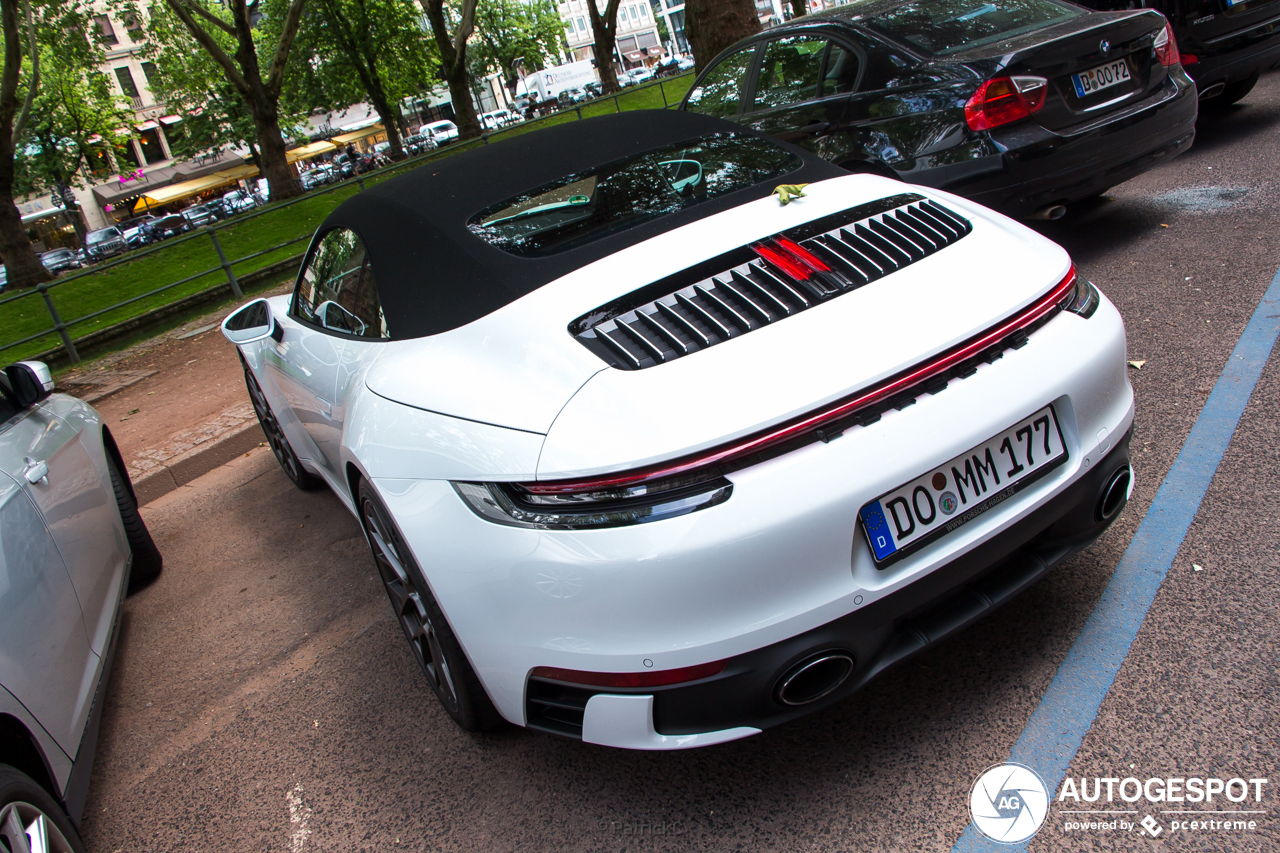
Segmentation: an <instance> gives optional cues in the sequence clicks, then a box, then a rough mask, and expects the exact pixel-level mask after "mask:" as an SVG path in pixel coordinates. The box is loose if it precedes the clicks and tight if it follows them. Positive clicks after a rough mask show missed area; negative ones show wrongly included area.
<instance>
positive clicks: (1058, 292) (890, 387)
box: [521, 264, 1076, 495]
mask: <svg viewBox="0 0 1280 853" xmlns="http://www.w3.org/2000/svg"><path fill="white" fill-rule="evenodd" d="M1075 288H1076V268H1075V265H1074V264H1072V266H1071V269H1070V270H1069V271H1068V272H1067V274H1066V276H1065V277H1063V279H1062V280H1061V281H1060V282H1058V283H1057V284H1056V285H1054V286H1053V287H1052V288H1050V290H1049V291H1048V292H1046V293H1045V294H1044V295H1042V296H1041V297H1040V298H1038V299H1036V300H1035V301H1034V302H1032V303H1031V304H1030V305H1028V306H1026V307H1025V308H1023V309H1022V310H1020V311H1018V312H1017V313H1015V314H1013V315H1012V316H1010V317H1008V318H1006V319H1004V320H1002V321H1000V322H999V323H997V324H996V325H994V326H992V327H991V328H989V329H987V330H986V331H985V332H982V333H981V334H978V335H976V336H974V337H972V338H970V339H969V340H968V341H965V342H964V343H962V344H959V345H957V346H954V347H952V348H951V349H949V350H946V351H944V352H942V353H940V354H938V355H936V356H934V357H933V358H931V359H929V360H928V361H925V362H923V363H921V364H919V365H917V366H915V367H912V368H910V369H908V370H906V371H904V372H903V373H900V374H898V375H897V376H895V377H890V378H889V379H886V380H884V381H883V382H880V383H877V384H875V385H872V386H871V387H870V388H866V389H864V390H862V391H859V392H857V393H856V394H854V395H853V396H851V397H846V398H844V399H843V400H840V401H837V402H835V403H832V404H829V405H828V406H825V407H823V408H821V409H818V410H817V411H814V412H811V413H810V414H807V415H802V416H801V417H800V418H798V419H795V420H793V421H791V422H789V423H786V424H782V425H780V426H776V427H772V428H770V429H768V430H765V431H763V432H760V433H757V434H755V435H754V436H749V437H747V438H745V439H740V440H738V441H735V442H732V443H730V444H725V445H721V446H720V447H716V448H713V449H711V450H707V451H704V452H702V453H698V454H694V455H691V456H686V457H684V458H682V459H676V460H673V461H671V462H665V463H662V464H659V465H654V466H650V467H647V468H642V469H636V470H631V471H619V472H617V473H613V474H606V475H602V476H598V477H590V478H585V479H576V480H549V481H546V482H539V483H522V484H521V487H522V488H523V489H525V490H526V491H528V492H530V493H532V494H535V495H566V494H572V493H575V492H596V491H602V490H605V489H616V488H622V487H626V486H634V485H637V484H639V483H643V482H646V481H651V480H666V479H669V478H671V477H676V476H680V475H683V474H688V473H690V472H692V471H694V470H696V469H699V468H709V467H712V466H723V465H728V464H730V463H732V462H734V461H735V460H738V459H742V458H743V457H747V456H751V455H753V454H756V453H761V452H763V451H766V450H769V449H771V448H773V447H776V446H777V445H779V444H783V443H785V442H788V441H791V440H793V439H796V438H800V437H801V436H804V435H805V434H812V433H816V432H817V431H818V430H820V429H822V428H823V427H824V426H829V425H831V424H834V423H836V422H837V421H841V420H844V419H845V418H848V417H849V416H851V415H854V414H856V413H857V412H858V411H859V410H861V409H866V408H869V407H871V406H874V405H876V404H878V403H882V402H884V401H885V400H887V399H889V398H891V397H894V396H896V395H898V394H901V393H903V392H904V391H907V390H908V389H910V388H912V387H914V386H916V385H920V384H922V383H925V382H927V381H929V380H930V379H933V378H934V377H936V376H939V375H940V374H943V373H946V372H947V371H949V370H951V369H952V368H953V367H956V366H957V365H959V364H961V363H962V362H965V361H967V360H968V359H971V358H973V357H974V356H976V355H978V354H979V353H981V352H982V351H983V350H985V349H987V348H988V347H990V346H992V345H994V344H996V343H999V342H1000V341H1001V340H1003V339H1005V338H1007V337H1009V336H1010V335H1013V334H1015V333H1016V332H1019V331H1021V330H1023V329H1026V328H1027V327H1029V326H1031V325H1033V324H1035V323H1037V322H1039V321H1040V320H1042V319H1044V318H1045V317H1047V316H1048V315H1050V314H1052V313H1054V312H1056V311H1058V310H1061V309H1062V307H1063V305H1064V302H1065V301H1067V299H1068V297H1070V296H1072V295H1073V294H1074V293H1075Z"/></svg>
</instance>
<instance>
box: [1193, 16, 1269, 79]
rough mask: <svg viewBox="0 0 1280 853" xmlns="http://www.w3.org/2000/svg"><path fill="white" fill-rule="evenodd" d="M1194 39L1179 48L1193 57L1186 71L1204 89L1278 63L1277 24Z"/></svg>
mask: <svg viewBox="0 0 1280 853" xmlns="http://www.w3.org/2000/svg"><path fill="white" fill-rule="evenodd" d="M1192 45H1195V42H1192V43H1191V45H1188V46H1186V47H1184V48H1183V50H1185V51H1186V52H1187V53H1194V54H1195V56H1196V58H1197V60H1198V61H1196V62H1194V63H1192V64H1191V65H1188V66H1186V70H1187V74H1189V75H1190V76H1191V78H1192V79H1193V80H1195V81H1196V87H1197V88H1198V89H1199V90H1200V91H1204V90H1205V89H1207V88H1209V87H1210V86H1212V85H1214V84H1215V83H1233V82H1235V81H1236V80H1245V79H1248V78H1249V77H1252V76H1253V75H1255V74H1258V73H1260V72H1262V71H1266V70H1268V69H1270V68H1274V67H1276V65H1277V64H1280V25H1276V24H1273V25H1269V26H1267V27H1262V28H1259V29H1257V30H1253V31H1250V32H1248V33H1243V34H1241V35H1239V36H1233V37H1231V38H1229V39H1225V40H1218V41H1214V42H1211V43H1201V44H1200V45H1199V46H1198V48H1197V47H1195V46H1192Z"/></svg>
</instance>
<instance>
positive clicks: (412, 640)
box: [359, 481, 502, 732]
mask: <svg viewBox="0 0 1280 853" xmlns="http://www.w3.org/2000/svg"><path fill="white" fill-rule="evenodd" d="M359 500H360V520H361V522H362V524H363V525H364V532H365V538H366V539H368V540H369V547H370V549H371V550H372V551H373V559H374V562H375V563H376V564H377V566H378V574H379V575H381V576H382V584H383V586H385V587H386V590H387V597H388V598H390V599H391V607H392V609H393V610H395V613H396V618H397V619H398V620H399V622H400V627H401V629H402V630H403V631H404V635H405V637H406V638H407V639H408V640H409V647H410V648H411V649H412V650H413V656H414V658H415V659H416V660H417V661H418V666H419V667H420V668H421V669H422V673H423V675H425V676H426V677H427V683H428V684H430V685H431V689H432V690H433V691H435V694H436V698H438V699H439V700H440V704H441V705H443V706H444V709H445V711H446V712H447V713H448V714H449V716H450V717H453V719H454V721H455V722H456V723H457V724H458V725H459V726H461V727H462V728H463V729H465V730H466V731H469V732H475V731H486V730H488V729H492V728H494V727H495V726H497V725H499V724H500V723H501V722H502V718H501V716H500V715H499V714H498V711H497V709H496V708H494V707H493V702H492V701H490V699H489V696H488V694H486V693H485V691H484V686H483V685H482V684H481V683H480V679H479V678H478V677H477V676H476V674H475V670H473V669H472V668H471V664H470V663H469V662H468V661H467V657H466V654H465V653H464V652H463V651H462V647H461V646H460V645H459V644H458V641H457V638H455V637H454V635H453V631H452V629H450V627H449V623H448V622H446V621H445V618H444V613H442V612H441V610H440V606H439V605H438V604H436V600H435V597H434V596H432V594H431V590H430V589H429V588H428V586H427V583H426V579H425V578H424V577H423V575H422V572H421V570H419V568H418V565H417V563H416V562H415V561H414V559H413V556H412V554H411V553H410V552H409V548H408V546H407V545H406V544H405V542H404V539H403V538H402V537H401V536H400V531H399V529H398V528H397V527H396V525H395V523H394V522H393V521H391V516H390V513H388V512H387V510H386V508H385V507H383V505H382V502H381V501H380V500H379V499H378V497H377V495H376V494H374V492H373V489H372V488H371V487H370V486H369V484H368V482H365V481H362V482H361V483H360V489H359Z"/></svg>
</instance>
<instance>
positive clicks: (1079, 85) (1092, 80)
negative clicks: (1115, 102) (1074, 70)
mask: <svg viewBox="0 0 1280 853" xmlns="http://www.w3.org/2000/svg"><path fill="white" fill-rule="evenodd" d="M1128 79H1129V63H1128V62H1126V61H1124V60H1123V59H1117V60H1116V61H1115V62H1108V63H1107V64H1106V65H1099V66H1098V67H1097V68H1090V69H1089V70H1088V71H1081V72H1080V73H1079V74H1072V75H1071V82H1072V83H1073V84H1074V85H1075V87H1076V95H1077V96H1078V97H1081V98H1083V97H1085V96H1086V95H1092V94H1093V93H1094V92H1097V91H1099V90H1101V89H1107V88H1110V87H1111V86H1118V85H1119V84H1121V83H1123V82H1124V81H1126V80H1128Z"/></svg>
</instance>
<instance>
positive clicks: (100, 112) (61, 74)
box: [15, 28, 133, 243]
mask: <svg viewBox="0 0 1280 853" xmlns="http://www.w3.org/2000/svg"><path fill="white" fill-rule="evenodd" d="M40 35H41V36H42V37H40V38H39V41H40V42H41V44H40V45H39V50H40V55H41V60H40V63H39V65H40V68H41V75H40V85H39V90H38V92H37V93H36V97H35V100H34V102H33V108H32V110H31V115H30V117H29V118H28V120H27V123H26V125H25V127H24V128H23V130H22V133H21V135H20V137H19V146H20V147H19V149H18V151H17V152H16V155H15V161H16V165H17V170H18V174H17V177H16V188H17V189H18V190H19V191H20V192H26V193H44V192H53V193H54V194H55V195H56V196H57V197H58V200H59V201H61V202H62V203H63V204H64V205H65V207H66V208H67V210H68V211H70V212H71V216H70V219H71V221H72V223H73V224H74V225H75V229H76V233H77V235H78V236H79V238H80V242H81V243H83V242H84V237H85V228H84V222H83V220H82V219H81V218H80V216H79V215H77V213H76V203H75V196H74V195H72V193H70V192H68V190H69V189H70V188H71V187H74V186H83V185H84V175H85V173H86V172H89V173H90V174H92V173H98V174H103V173H105V174H109V173H110V171H111V169H110V166H109V165H108V164H109V163H110V159H109V157H108V156H107V150H108V148H109V147H110V146H111V144H112V142H113V141H116V140H120V139H122V137H119V136H117V134H116V131H117V129H118V128H120V127H128V126H129V124H130V123H131V122H132V121H133V111H132V110H129V109H127V108H126V107H125V106H124V104H123V103H121V102H119V101H118V100H117V96H116V94H115V90H114V89H113V88H112V86H111V82H110V80H109V79H108V78H107V76H106V75H105V74H103V73H102V72H101V71H100V70H99V68H98V64H99V62H100V60H101V55H100V54H101V52H100V50H99V49H98V48H97V46H96V45H94V44H93V43H92V42H90V41H89V40H87V39H78V38H72V39H68V38H65V37H64V35H63V34H62V33H60V32H57V31H56V28H55V29H54V31H53V32H48V31H46V32H44V33H41V34H40ZM124 139H127V137H124ZM126 144H127V143H126Z"/></svg>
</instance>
